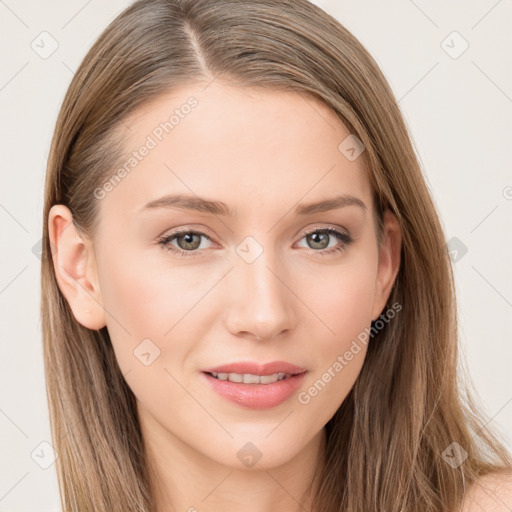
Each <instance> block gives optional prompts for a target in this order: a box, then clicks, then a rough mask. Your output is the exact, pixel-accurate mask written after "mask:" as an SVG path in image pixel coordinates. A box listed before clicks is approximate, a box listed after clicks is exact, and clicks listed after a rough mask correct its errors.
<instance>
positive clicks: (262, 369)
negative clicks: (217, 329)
mask: <svg viewBox="0 0 512 512" xmlns="http://www.w3.org/2000/svg"><path fill="white" fill-rule="evenodd" d="M203 371H204V372H208V373H211V372H216V373H250V374H252V375H272V374H274V373H293V374H297V373H303V372H305V371H306V369H305V368H301V367H300V366H295V365H294V364H291V363H287V362H285V361H272V362H271V363H265V364H260V363H253V362H251V361H240V362H238V363H231V364H224V365H222V366H217V367H215V368H208V369H206V370H203Z"/></svg>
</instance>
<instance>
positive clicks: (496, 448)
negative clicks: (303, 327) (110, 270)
mask: <svg viewBox="0 0 512 512" xmlns="http://www.w3.org/2000/svg"><path fill="white" fill-rule="evenodd" d="M217 78H222V79H229V80H230V81H232V82H233V83H235V84H238V85H240V86H241V87H244V86H250V87H263V88H266V89H269V90H272V89H281V90H288V91H295V92H298V93H301V94H304V95H305V97H307V95H312V96H313V97H315V98H317V99H320V100H321V101H322V102H324V103H325V104H326V105H328V106H329V107H330V108H331V109H332V111H333V112H334V113H335V114H336V115H337V116H338V118H339V119H340V121H341V122H343V123H344V124H345V126H346V127H347V128H348V129H349V130H350V132H351V133H353V134H356V135H357V137H359V139H360V140H361V141H362V142H363V144H364V146H365V148H366V151H365V152H364V153H363V158H364V159H365V163H366V169H367V172H368V174H367V175H368V179H369V181H370V184H371V187H372V191H373V194H374V198H375V203H374V204H376V205H377V208H376V213H377V215H378V219H379V220H380V221H382V212H383V210H384V209H385V208H389V209H390V210H391V211H392V212H393V213H394V214H395V215H396V216H397V218H398V220H399V223H400V227H401V230H402V237H403V246H402V253H401V266H400V269H399V273H398V276H397V279H396V282H395V285H394V287H393V290H392V293H391V296H390V297H389V301H388V302H389V304H395V303H398V304H400V305H401V306H402V310H401V311H400V313H399V315H397V318H396V320H395V321H391V322H389V323H387V325H385V327H384V328H382V329H380V330H379V331H378V333H377V334H375V336H373V337H372V339H371V341H370V342H369V344H368V352H367V355H366V359H365V362H364V365H363V367H362V370H361V373H360V375H359V377H358V378H357V381H356V383H355V385H354V387H353V388H352V390H351V392H350V393H349V395H348V396H347V397H346V399H345V400H344V402H343V404H342V405H341V406H340V408H339V409H338V411H337V412H336V413H335V415H334V416H333V418H332V419H331V420H330V421H329V422H328V423H327V425H326V433H327V446H326V459H325V461H326V463H325V467H322V468H321V471H320V473H319V474H318V485H317V486H316V490H315V501H314V503H315V505H314V507H313V508H314V510H318V511H320V510H321V511H332V512H334V511H338V510H346V511H349V512H356V511H357V512H360V511H375V510H386V511H387V512H399V511H411V510H418V511H419V510H421V511H431V512H433V511H436V512H439V511H444V510H446V511H449V510H456V509H457V508H458V507H459V506H460V504H461V501H462V498H463V494H464V490H465V489H466V487H467V486H468V485H469V484H471V483H473V482H474V481H476V480H477V479H478V478H479V477H480V476H483V475H485V474H487V473H490V472H494V471H497V470H500V469H501V470H506V469H507V468H510V467H511V466H512V462H511V459H510V454H509V453H508V452H507V451H506V449H505V448H504V446H503V445H502V444H501V443H502V441H501V440H499V439H498V438H497V436H496V435H495V434H493V433H492V432H491V431H490V430H489V428H488V427H486V426H485V419H484V417H483V416H482V415H481V414H480V413H479V412H478V410H477V407H476V406H475V404H474V401H473V399H472V398H471V396H472V391H471V392H469V390H468V385H467V384H470V383H469V382H468V383H467V384H464V381H463V380H462V379H461V378H460V375H459V373H458V371H457V359H458V352H457V343H458V342H457V315H456V302H455V293H454V281H453V275H452V267H451V261H450V258H449V254H448V251H447V248H446V246H445V239H444V235H443V231H442V228H441V225H440V221H439V218H438V215H437V212H436V209H435V207H434V204H433V202H432V199H431V197H430V195H429V191H428V188H427V186H426V184H425V181H424V178H423V176H422V173H421V169H420V166H419V163H418V161H417V158H416V156H415V152H414V150H413V147H412V144H411V141H410V138H409V135H408V133H407V129H406V126H405V123H404V121H403V118H402V115H401V113H400V110H399V108H398V106H397V104H396V100H395V98H394V97H393V94H392V91H391V90H390V87H389V86H388V84H387V82H386V79H385V77H384V76H383V74H382V72H381V71H380V69H379V67H378V66H377V64H376V63H375V61H374V60H373V59H372V57H371V56H370V55H369V54H368V52H367V51H366V50H365V48H364V47H363V46H362V45H361V44H360V43H359V42H358V40H357V39H356V38H355V37H354V36H353V35H352V34H351V33H350V32H349V31H348V30H347V29H345V28H344V27H343V26H342V25H341V24H340V23H339V22H338V21H337V20H335V19H334V18H332V17H331V16H329V15H328V14H326V13H325V12H324V11H323V10H321V9H320V8H319V7H317V6H315V5H313V4H311V3H309V2H308V1H307V0H244V1H243V2H240V1H239V0H139V1H137V2H135V3H134V4H132V5H131V6H130V7H128V8H127V9H126V10H125V11H124V12H122V13H121V14H120V15H119V16H118V17H117V18H116V19H115V20H114V21H113V22H112V23H111V24H110V25H109V26H108V27H107V28H106V30H105V31H104V32H103V33H102V34H101V36H100V37H99V39H98V40H97V42H96V43H95V44H94V45H93V47H92V48H91V49H90V51H89V52H88V54H87V55H86V57H85V58H84V60H83V62H82V63H81V65H80V67H79V69H78V70H77V72H76V74H75V76H74V77H73V80H72V82H71V84H70V86H69V89H68V91H67V94H66V96H65V99H64V102H63V105H62V107H61V110H60V113H59V116H58V120H57V123H56V127H55V132H54V136H53V140H52V144H51V149H50V155H49V160H48V168H47V175H46V188H45V206H44V223H43V225H44V227H43V242H44V243H43V255H42V307H41V313H42V326H43V343H44V354H45V370H46V379H47V393H48V398H49V408H50V419H51V427H52V437H53V443H54V446H55V448H56V451H57V453H58V456H59V457H58V459H57V471H58V477H59V487H60V493H61V499H62V502H63V506H64V511H65V512H89V511H90V512H92V511H96V512H97V511H123V512H131V511H133V512H135V511H141V512H142V511H145V512H149V511H151V510H153V507H154V503H153V499H152V491H151V488H152V486H151V481H152V480H151V476H150V473H149V467H148V461H147V460H146V456H145V453H144V444H143V439H142V436H141V431H140V428H139V424H138V419H137V414H136V407H135V398H134V395H133V393H132V392H131V390H130V388H129V387H128V385H127V384H126V382H125V380H124V378H123V375H122V374H121V372H120V369H119V367H118V365H117V362H116V358H115V356H114V352H113V349H112V346H111V343H110V339H109V335H108V332H107V330H106V328H103V329H100V330H89V329H87V328H85V327H83V326H82V325H80V324H79V323H78V322H77V321H76V320H75V318H74V316H73V314H72V312H71V309H70V307H69V305H68V303H67V301H66V300H65V299H64V297H63V295H62V293H61V291H60V289H59V287H58V285H57V281H56V277H55V273H54V269H53V263H52V256H51V251H50V241H49V237H48V226H47V220H48V214H49V210H50V208H51V206H53V205H55V204H64V205H66V206H67V207H68V208H70V210H71V211H72V213H73V217H74V223H75V224H76V225H77V227H79V228H80V230H82V231H83V233H85V234H87V235H88V236H91V237H92V235H93V233H94V227H95V225H96V223H97V201H94V200H92V199H91V198H93V197H94V190H95V188H96V187H99V186H101V184H102V183H104V181H105V177H106V176H109V175H110V174H111V173H112V170H114V169H116V166H117V165H118V163H119V162H118V160H119V157H120V155H121V149H122V142H121V141H120V139H119V138H117V137H116V136H115V134H116V128H117V127H119V126H120V125H121V123H122V122H123V120H124V119H125V117H126V116H127V115H128V114H130V113H131V112H133V111H134V110H135V109H137V108H140V107H141V106H143V105H145V104H147V102H149V101H151V100H152V99H155V98H156V97H158V96H159V95H161V94H162V93H165V92H169V91H170V90H172V89H173V88H174V87H177V86H179V85H187V84H195V83H201V84H205V85H207V84H208V83H209V82H211V81H212V80H214V79H217ZM380 228H381V225H379V230H380ZM379 233H380V231H379ZM459 381H460V382H459ZM452 443H458V445H456V446H460V447H462V448H463V450H465V452H467V459H465V460H464V461H463V462H462V463H461V464H460V465H458V467H454V466H453V465H450V464H448V463H447V461H446V459H445V457H443V453H445V451H446V450H447V449H448V450H450V449H452V448H450V446H451V445H452Z"/></svg>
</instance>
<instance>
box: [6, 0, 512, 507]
mask: <svg viewBox="0 0 512 512" xmlns="http://www.w3.org/2000/svg"><path fill="white" fill-rule="evenodd" d="M129 3H130V2H128V1H122V0H110V1H109V2H101V1H99V0H89V1H86V0H72V1H64V0H60V1H59V0H46V1H45V2H36V1H34V0H5V1H4V0H0V48H1V63H0V113H1V115H0V141H1V143H0V151H1V153H0V166H1V173H0V180H1V181H0V226H1V240H2V251H1V252H0V255H1V256H0V257H1V264H0V315H1V316H0V321H1V323H0V329H1V334H0V340H1V341H0V343H1V353H0V512H29V511H30V512H33V511H34V510H37V511H38V512H50V511H52V512H53V511H58V510H60V506H59V500H58V492H57V484H56V475H55V465H54V464H53V465H50V466H49V467H48V469H43V468H42V467H41V464H43V465H44V464H45V463H47V464H49V463H50V462H51V449H50V448H49V447H48V446H47V445H45V444H42V445H41V444H40V443H45V442H51V439H50V429H49V422H48V409H47V402H46V394H45V382H44V372H43V359H42V348H41V335H40V319H39V293H40V284H39V280H40V261H39V259H38V256H37V251H38V249H37V244H38V242H39V240H40V238H41V229H42V206H43V179H44V171H45V163H46V159H47V157H48V150H49V145H50V140H51V135H52V131H53V127H54V123H55V120H56V116H57V112H58V109H59V107H60V104H61V101H62V99H63V96H64V93H65V91H66V88H67V86H68V84H69V82H70V80H71V78H72V76H73V72H74V70H75V69H76V68H77V66H78V65H79V63H80V61H81V59H82V58H83V57H84V55H85V53H86V51H87V50H88V49H89V47H90V46H91V45H92V43H93V42H94V41H95V39H96V38H97V36H98V35H99V34H100V32H101V31H102V30H103V29H104V27H106V25H107V24H108V23H109V22H110V21H111V20H112V19H113V18H114V17H115V16H116V15H117V14H118V13H119V12H120V11H121V10H122V9H123V8H124V7H126V6H127V5H128V4H129ZM316 3H317V4H319V5H321V6H322V7H324V9H325V10H327V11H328V12H330V13H331V14H333V15H334V16H336V17H337V18H338V19H339V20H340V21H341V22H342V23H343V24H344V25H345V26H346V27H347V28H348V29H349V30H351V31H352V32H353V33H354V34H355V35H356V37H358V38H359V39H360V40H361V42H362V43H363V44H364V45H365V46H366V47H367V49H368V50H369V51H370V53H371V54H372V55H373V56H374V57H375V59H376V60H377V62H378V63H379V65H380V66H381V67H382V69H383V71H384V73H385V75H386V76H387V78H388V80H389V82H390V84H391V86H392V88H393V90H394V92H395V94H396V97H397V99H398V100H399V104H400V107H401V109H402V111H403V113H404V115H405V118H406V121H407V123H408V126H409V128H410V131H411V134H412V137H413V140H414V143H415V147H416V148H417V153H418V156H419V157H420V160H421V162H422V165H423V169H424V173H425V177H426V180H427V183H428V185H429V187H430V190H431V192H432V194H433V197H434V200H435V203H436V205H437V207H438V210H439V213H440V215H441V219H442V223H443V225H444V227H445V232H446V240H447V242H448V241H450V242H449V243H450V244H452V246H453V247H456V246H455V245H453V244H456V243H457V244H459V247H462V244H463V246H465V247H466V248H467V253H466V254H464V255H462V257H461V254H462V253H461V252H460V251H459V252H458V261H457V262H456V263H454V268H455V275H456V279H457V288H458V294H459V311H460V323H461V325H460V338H461V346H462V349H463V353H464V354H465V355H464V357H465V360H466V361H467V365H468V367H469V370H470V373H471V375H472V377H473V380H474V382H475V386H476V389H477V391H478V393H479V395H480V397H481V401H482V403H483V404H484V406H485V410H486V412H487V414H488V415H489V417H490V418H492V421H491V424H492V425H496V426H497V428H498V429H499V430H500V431H501V432H502V433H503V437H504V439H505V440H506V441H507V443H508V445H509V446H511V447H512V436H511V433H512V382H511V377H510V374H511V372H510V367H511V362H512V343H511V341H512V321H511V320H512V316H511V312H512V286H511V284H512V269H511V265H510V262H511V261H512V241H511V236H510V233H512V229H511V228H512V173H511V171H510V169H511V160H512V158H511V156H512V155H511V151H512V150H511V147H512V144H511V142H510V141H511V140H512V138H511V135H512V116H511V113H512V99H511V98H512V77H511V66H510V62H511V50H512V32H511V31H510V26H511V21H512V2H511V1H510V0H500V1H496V0H481V1H475V0H471V1H466V2H461V1H458V2H455V1H454V2H442V1H441V0H433V1H427V0H415V2H413V1H411V0H391V1H387V2H380V1H378V0H358V1H355V0H330V1H329V0H325V1H317V2H316ZM42 32H47V33H48V34H49V35H42V36H41V35H40V34H41V33H42ZM453 32H457V34H453ZM41 38H46V39H45V44H44V45H43V43H41V42H40V41H41ZM53 40H54V41H56V43H53ZM33 41H34V43H33ZM443 41H444V42H443ZM31 44H33V45H34V46H36V45H39V47H40V50H39V52H40V53H41V52H42V51H43V49H42V47H43V46H44V48H46V50H47V51H49V50H51V49H52V47H51V44H58V47H57V48H56V50H55V51H54V53H53V54H52V55H50V56H48V57H47V58H42V57H41V56H40V54H38V53H37V52H36V51H34V50H33V49H32V47H31ZM466 44H467V45H469V46H468V48H467V49H466V50H465V51H464V52H463V53H461V52H462V50H463V49H464V48H465V46H466ZM459 53H460V55H459ZM455 57H456V58H455ZM454 237H456V238H457V239H458V242H454V241H453V239H454ZM36 461H37V462H39V464H38V463H37V462H36Z"/></svg>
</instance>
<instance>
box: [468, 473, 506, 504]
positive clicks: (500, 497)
mask: <svg viewBox="0 0 512 512" xmlns="http://www.w3.org/2000/svg"><path fill="white" fill-rule="evenodd" d="M511 510H512V472H509V473H491V474H488V475H485V476H483V477H481V478H480V479H479V480H477V481H476V482H474V483H473V485H472V486H471V487H470V488H469V489H468V490H467V492H466V497H465V499H464V502H463V505H462V508H461V512H510V511H511Z"/></svg>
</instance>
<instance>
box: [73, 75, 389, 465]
mask: <svg viewBox="0 0 512 512" xmlns="http://www.w3.org/2000/svg"><path fill="white" fill-rule="evenodd" d="M190 98H193V99H190ZM173 115H174V117H171V116H173ZM166 123H167V124H166ZM124 129H125V137H126V143H125V144H126V145H125V149H126V158H125V160H124V161H123V162H122V163H121V165H120V167H119V169H121V168H122V167H123V166H124V172H122V171H118V170H117V169H115V170H113V172H112V174H111V175H110V176H109V177H111V176H114V175H115V177H112V179H111V181H110V185H109V184H100V187H99V188H98V189H96V191H95V194H94V195H95V197H91V201H95V202H96V207H97V208H99V224H98V226H97V231H96V234H95V240H94V250H92V247H91V246H90V245H89V244H88V242H86V247H87V248H88V251H89V255H90V259H89V260H88V264H87V272H88V279H89V281H90V282H91V290H92V292H91V293H89V295H90V296H94V297H96V299H97V303H96V302H95V301H91V299H90V298H89V299H87V297H85V296H84V298H83V300H82V301H81V299H79V298H77V297H79V293H78V292H77V295H76V297H75V298H71V299H70V303H71V306H72V308H73V310H74V312H75V315H76V316H77V318H79V320H80V321H81V323H83V324H84V325H86V326H87V327H89V328H99V327H101V326H102V325H105V324H106V326H107V328H108V332H109V334H110V337H111V340H112V344H113V347H114V350H115V354H116V357H117V360H118V362H119V366H120V368H121V371H122V372H123V374H124V376H125V379H126V382H127V383H128V385H129V386H130V388H131V389H132V391H133V393H134V394H135V396H136V398H137V401H138V412H139V416H140V420H141V423H142V424H143V426H144V429H145V431H147V432H151V435H152V436H154V437H155V438H158V439H160V440H162V442H164V441H163V440H164V439H167V440H169V441H171V442H172V443H175V444H180V445H182V443H184V444H185V445H187V446H188V447H190V448H191V449H193V450H194V451H195V453H196V454H200V455H202V456H206V457H207V458H208V459H212V460H214V461H217V462H220V463H222V464H225V465H228V466H231V467H239V468H243V467H250V464H251V463H248V460H249V459H248V458H247V457H249V458H250V457H252V459H251V460H256V459H258V458H259V457H261V458H260V459H259V461H258V462H257V464H258V467H259V468H264V467H272V466H275V465H278V464H282V463H283V462H285V461H288V460H290V459H291V458H292V457H294V456H296V455H297V454H298V453H299V452H300V451H301V450H302V449H303V448H304V447H305V446H306V445H308V443H311V442H312V441H313V440H314V439H318V436H319V435H320V434H321V432H322V428H323V427H324V425H325V424H326V423H327V421H328V420H329V419H330V418H331V417H332V416H333V415H334V413H335V411H336V410H337V409H338V407H339V406H340V404H341V403H342V402H343V400H344V399H345V397H346V395H347V394H348V392H349V391H350V389H351V388H352V386H353V385H354V382H355V380H356V378H357V376H358V374H359V372H360V370H361V367H362V364H363V361H364V357H365V354H366V345H365V344H364V343H363V342H361V339H364V336H363V337H362V336H361V334H362V333H365V329H368V328H369V327H370V323H371V321H372V320H373V319H376V318H378V316H379V315H380V314H381V313H382V312H383V308H384V306H385V303H386V300H387V297H388V295H389V292H390V289H391V286H392V284H393V280H394V278H395V276H396V272H397V269H398V259H397V258H398V256H397V246H396V245H395V246H394V251H391V250H390V249H391V248H392V245H391V241H392V240H393V237H394V240H395V243H396V241H397V240H398V238H397V237H398V232H397V225H396V223H395V219H394V217H393V216H391V215H390V214H387V216H386V229H387V230H388V231H387V232H388V234H389V236H388V237H386V236H385V244H384V246H383V249H382V250H381V252H380V254H379V248H378V245H377V238H376V228H375V224H374V217H373V208H374V205H373V203H372V197H371V191H370V188H369V185H368V183H367V181H366V179H365V174H364V171H363V162H362V158H359V157H357V155H358V153H359V152H360V150H361V149H363V148H361V147H359V146H357V145H354V144H355V143H354V141H353V139H352V138H349V139H347V137H348V136H349V135H350V133H349V132H348V131H347V130H346V129H345V127H344V126H343V125H342V123H341V122H340V121H339V120H338V119H337V117H335V115H334V114H333V113H332V112H331V111H330V110H329V109H328V108H327V107H326V106H325V105H324V104H322V103H320V102H319V101H317V100H315V99H313V98H312V97H309V96H306V95H300V94H296V93H292V92H278V91H262V90H254V89H241V88H236V87H234V86H228V85H220V84H219V83H218V82H213V83H212V84H211V85H210V86H208V87H207V88H206V89H205V90H202V88H201V87H197V88H195V87H184V88H182V89H179V90H176V91H174V92H172V93H171V94H169V95H166V96H163V97H161V98H159V99H158V101H155V102H153V103H151V105H150V106H148V107H145V108H143V109H142V110H140V111H138V112H137V113H136V114H134V115H131V116H129V117H128V118H127V119H126V121H125V128H124ZM144 148H146V149H144ZM352 149H353V151H352ZM130 159H131V160H130ZM125 164H126V165H125ZM177 196H180V198H177ZM348 196H350V197H351V198H355V200H354V199H352V200H350V199H348V200H347V197H348ZM343 197H345V200H343V199H342V198H343ZM315 205H316V206H315ZM327 230H335V231H331V232H329V231H327ZM178 232H180V233H181V234H180V233H178ZM336 232H339V235H338V234H337V233H336ZM388 239H389V240H388ZM386 240H387V241H386ZM388 242H389V243H388ZM70 264H71V262H70ZM86 300H89V302H87V307H88V308H89V311H90V313H88V314H87V315H84V314H83V313H82V312H80V313H79V312H78V309H80V308H81V307H83V305H84V304H85V302H84V301H86ZM276 361H278V362H279V361H280V362H285V363H288V364H290V365H295V366H296V367H297V369H295V371H298V372H303V373H302V374H301V375H298V376H295V377H287V378H286V379H285V380H283V381H278V382H277V383H273V384H253V383H243V382H242V383H233V382H231V380H235V381H236V380H240V377H237V375H234V376H230V377H229V378H230V381H221V380H219V379H214V377H212V376H209V375H207V374H206V373H205V370H208V369H213V368H217V367H219V366H224V365H230V364H232V363H240V362H242V363H243V362H248V363H254V365H256V366H255V368H254V369H253V370H252V371H253V372H254V373H255V374H268V373H275V372H279V370H280V369H282V370H283V372H282V373H291V371H292V370H290V368H286V366H283V365H281V364H280V363H277V366H274V367H271V368H269V369H267V370H265V369H264V368H261V366H260V367H258V366H257V365H264V364H267V363H272V362H276ZM228 370H229V369H228ZM238 370H239V372H236V371H234V372H231V373H235V374H236V373H251V371H244V370H247V368H238ZM249 370H250V368H249ZM220 373H229V372H226V371H224V372H220ZM220 377H221V378H224V377H226V376H225V375H224V376H223V375H221V376H220ZM242 378H243V377H242ZM274 378H275V377H274ZM245 379H246V380H249V381H250V379H251V378H250V377H247V376H245ZM269 380H272V378H269ZM248 443H250V444H248Z"/></svg>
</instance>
